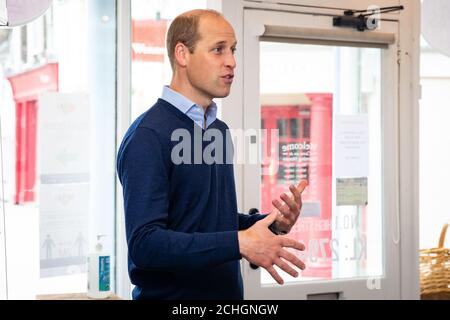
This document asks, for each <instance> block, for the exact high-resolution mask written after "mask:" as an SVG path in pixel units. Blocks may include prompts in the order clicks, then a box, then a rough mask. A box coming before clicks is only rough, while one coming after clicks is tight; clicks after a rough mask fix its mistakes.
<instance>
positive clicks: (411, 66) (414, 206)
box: [208, 0, 420, 299]
mask: <svg viewBox="0 0 450 320" xmlns="http://www.w3.org/2000/svg"><path fill="white" fill-rule="evenodd" d="M274 2H275V1H264V2H262V3H256V2H251V1H244V0H232V1H230V0H226V1H221V0H209V1H208V7H211V8H214V9H217V10H219V11H221V12H222V13H223V14H224V16H225V17H226V18H227V19H228V21H230V23H231V24H232V25H233V27H234V29H235V32H236V37H237V40H238V49H237V52H236V58H237V61H238V67H237V70H236V76H235V82H234V84H233V88H232V93H231V94H230V96H229V97H228V98H227V99H224V100H223V102H222V108H223V110H222V118H223V119H224V120H225V121H226V122H227V123H228V125H229V126H230V128H232V129H237V128H246V125H248V123H247V122H248V121H247V120H246V119H245V118H244V110H245V108H247V104H246V97H247V92H248V91H246V95H244V70H245V69H247V68H249V66H247V65H244V63H243V61H244V45H247V44H244V39H245V34H244V10H247V9H250V8H253V9H264V10H273V11H278V12H285V11H289V12H303V13H305V12H314V11H315V10H316V11H317V10H322V11H321V12H326V13H329V14H342V10H335V9H326V10H325V9H323V8H322V9H321V8H317V7H318V6H327V4H328V7H339V8H361V9H363V8H367V7H368V6H369V5H373V4H374V3H373V1H350V0H342V1H339V5H336V2H335V1H334V2H332V1H329V0H320V1H317V0H315V1H312V0H300V1H294V0H291V1H288V2H290V3H296V4H302V5H305V7H302V6H289V5H288V6H287V5H280V4H277V3H274ZM284 2H287V1H284ZM330 4H333V5H330ZM377 4H379V5H380V6H383V5H384V6H386V5H393V4H396V3H392V1H391V2H390V3H388V1H386V0H383V1H378V2H377ZM398 4H403V5H404V6H405V10H403V11H402V12H401V13H394V14H390V15H385V16H383V17H384V18H387V19H391V20H394V21H398V31H397V35H398V38H397V41H398V42H397V44H396V45H397V52H395V55H396V57H395V59H397V60H398V66H399V68H398V70H397V72H390V75H388V77H390V78H391V80H393V79H394V81H395V82H397V83H398V88H397V92H398V94H397V96H398V98H399V99H398V106H397V108H395V109H396V112H395V113H394V114H392V116H393V117H391V118H386V113H385V114H384V115H383V116H385V118H383V121H384V123H385V125H388V124H389V123H390V127H391V128H392V131H391V132H385V134H386V136H385V137H384V139H385V140H386V139H387V138H388V137H390V139H394V143H392V144H390V149H387V150H386V149H385V150H384V151H385V154H386V156H388V157H389V159H390V160H392V159H395V162H394V163H396V165H395V166H389V167H388V166H386V167H385V168H384V172H385V173H386V176H385V177H384V180H385V183H386V184H385V185H384V187H385V190H386V188H387V189H389V190H393V193H392V194H385V201H386V203H387V204H389V206H390V207H389V208H390V210H389V212H397V214H390V215H389V216H388V217H387V218H389V219H390V220H389V222H391V224H389V227H390V230H388V232H387V233H386V241H387V239H389V241H391V238H392V237H394V238H397V237H398V239H399V242H398V245H395V244H394V245H393V246H387V247H386V249H389V248H395V249H392V250H391V251H389V250H390V249H389V250H388V251H385V253H386V254H387V255H390V256H392V255H393V254H394V253H398V254H399V260H398V263H396V264H394V265H391V266H390V268H391V269H386V273H387V274H392V275H393V274H396V275H397V276H398V278H397V282H396V283H395V285H393V288H392V290H389V292H386V291H383V290H381V291H383V292H384V293H383V294H381V296H377V294H374V293H373V292H372V293H370V294H368V295H363V296H360V298H377V297H378V298H390V299H392V298H394V299H396V298H397V299H398V298H401V299H418V298H419V266H418V247H419V245H418V240H419V239H418V235H419V233H418V194H419V193H418V128H419V127H418V97H419V92H420V90H419V89H420V88H419V54H420V51H419V38H420V33H419V30H420V26H419V21H420V19H419V17H420V14H419V7H420V2H419V1H417V0H415V1H398ZM310 6H315V7H316V8H311V7H310ZM269 12H270V11H269ZM330 21H331V20H330ZM383 25H386V24H383ZM411 25H412V26H413V27H412V28H411ZM401 26H407V27H404V28H402V27H401ZM390 52H391V53H390V54H391V57H390V59H392V58H394V57H393V56H392V52H393V51H392V50H390ZM239 62H240V63H239ZM246 63H251V60H248V61H247V60H246ZM253 70H257V69H253ZM386 89H387V90H388V89H389V88H386ZM246 90H248V88H247V87H246ZM387 95H388V96H393V95H395V92H390V93H387ZM249 121H250V122H251V121H252V120H249ZM253 121H256V120H253ZM389 121H390V122H389ZM385 140H384V141H385ZM384 163H387V164H390V163H392V162H386V158H385V159H384ZM235 172H236V185H237V193H238V204H239V208H241V209H242V211H245V210H248V209H249V208H250V207H251V204H253V203H249V200H247V199H248V198H249V197H246V196H245V194H244V190H245V187H246V183H245V182H246V181H250V179H255V178H256V179H257V180H259V177H246V176H245V174H244V173H245V172H246V170H244V165H237V166H236V168H235ZM385 208H386V207H385ZM385 210H386V209H385ZM397 226H398V230H397ZM385 230H386V231H387V229H385ZM387 266H388V265H387ZM247 269H248V267H247V264H246V263H243V275H244V277H247V276H248V275H247V273H248V270H247ZM390 280H392V281H394V282H395V281H396V280H395V279H393V278H391V279H390ZM357 282H358V281H357ZM357 282H354V283H353V284H352V286H351V287H348V290H352V289H350V288H356V287H358V286H359V288H360V290H358V291H360V292H361V293H363V291H367V290H363V287H362V285H364V284H363V283H359V284H357V285H356V287H355V283H357ZM347 283H349V282H348V281H347ZM343 285H344V283H343V282H342V281H332V282H330V283H323V284H314V285H313V286H311V287H310V286H308V290H307V291H306V292H304V293H303V294H304V295H303V298H304V297H305V295H306V293H308V294H313V293H325V292H341V291H342V289H343V288H344V287H345V285H344V287H343ZM288 286H289V285H286V286H285V288H283V289H284V290H287V291H289V290H290V289H289V288H288ZM381 286H382V288H383V286H388V283H385V284H383V283H382V284H381ZM344 289H345V288H344ZM390 289H391V288H390ZM297 290H298V289H297ZM297 290H296V289H294V286H292V289H291V291H297ZM302 291H303V290H302ZM246 292H250V293H251V296H252V297H258V292H252V288H246ZM264 292H265V294H263V295H259V296H260V297H261V298H276V297H280V296H279V295H278V296H276V295H272V293H270V292H273V293H275V292H277V290H276V289H272V290H270V291H266V290H264ZM350 292H351V291H350ZM295 294H296V296H297V298H298V299H301V298H302V294H298V293H295ZM350 296H353V294H351V295H350ZM344 297H345V294H344Z"/></svg>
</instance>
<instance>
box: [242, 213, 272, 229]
mask: <svg viewBox="0 0 450 320" xmlns="http://www.w3.org/2000/svg"><path fill="white" fill-rule="evenodd" d="M238 216H239V230H245V229H248V228H250V227H251V226H252V225H254V224H255V223H256V222H258V221H259V220H261V219H264V218H265V217H267V214H259V213H255V214H252V215H250V214H244V213H239V214H238Z"/></svg>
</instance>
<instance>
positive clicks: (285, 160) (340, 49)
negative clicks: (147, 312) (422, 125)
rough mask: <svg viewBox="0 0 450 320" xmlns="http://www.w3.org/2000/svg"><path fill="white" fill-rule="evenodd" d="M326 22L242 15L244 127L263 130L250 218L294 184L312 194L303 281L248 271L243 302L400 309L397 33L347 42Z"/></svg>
mask: <svg viewBox="0 0 450 320" xmlns="http://www.w3.org/2000/svg"><path fill="white" fill-rule="evenodd" d="M317 10H318V12H317V13H318V14H319V15H314V14H312V13H308V14H300V13H286V12H275V11H273V12H270V11H259V10H246V11H245V12H244V92H245V95H244V106H245V107H244V110H245V113H244V126H245V129H246V130H248V129H253V130H254V129H260V130H258V134H257V139H256V141H257V143H256V144H257V148H258V151H259V155H260V157H259V159H260V161H259V162H258V163H257V164H249V163H246V164H245V165H244V166H245V169H244V197H243V198H244V206H245V209H247V210H248V209H249V208H252V207H256V208H259V210H260V211H261V212H263V213H268V212H270V211H271V210H272V209H273V207H272V204H271V202H272V200H273V199H277V198H279V196H280V195H281V194H282V193H283V192H288V193H289V189H288V187H289V185H290V184H298V183H299V182H300V181H301V180H307V181H308V183H309V185H308V187H307V188H306V190H305V191H304V192H303V195H302V199H303V206H302V210H301V215H300V218H299V219H298V221H297V223H296V225H295V226H294V227H293V229H292V230H291V232H290V233H289V235H288V236H289V237H291V238H294V239H296V240H299V241H301V242H303V243H304V244H305V246H306V250H305V252H302V253H298V252H296V253H295V254H296V255H297V256H298V257H299V258H300V259H301V260H303V261H304V262H305V263H306V269H305V270H303V271H300V270H299V271H300V276H299V277H298V278H293V277H291V276H289V275H288V274H286V273H284V272H283V271H282V270H280V269H278V270H277V271H278V273H279V274H280V275H282V276H283V279H284V282H285V285H284V286H279V285H278V284H276V282H275V280H274V279H272V277H271V276H270V275H269V273H268V272H266V271H265V270H264V269H262V268H258V269H253V268H251V267H250V266H249V265H248V263H244V266H243V270H244V272H243V274H244V281H245V295H246V298H247V299H258V298H271V299H371V298H395V297H398V295H399V286H398V280H397V279H398V277H397V275H398V265H399V263H398V246H397V244H398V240H397V239H396V238H398V233H397V229H396V227H398V221H397V217H398V210H397V207H396V203H397V196H398V195H397V188H396V180H395V177H396V175H395V170H396V169H395V168H396V163H397V158H396V153H395V152H394V150H395V148H396V142H395V141H396V139H395V137H396V134H397V133H396V130H397V128H396V123H395V119H396V118H397V110H396V108H397V98H396V97H397V94H396V90H395V88H396V87H397V85H398V84H397V78H396V70H397V69H398V67H397V62H396V59H395V57H396V49H395V48H396V47H395V45H394V43H395V36H396V28H397V26H396V22H384V21H383V24H381V27H380V28H379V29H378V30H376V31H366V32H365V34H364V35H363V34H361V33H358V32H357V31H355V32H347V31H348V30H345V31H344V32H341V30H340V29H337V28H333V27H332V23H331V19H330V17H329V16H326V15H320V10H319V9H317ZM269 18H270V19H269ZM268 21H270V25H267V22H268ZM375 33H378V34H376V36H377V37H379V38H383V39H385V42H384V43H382V42H377V41H376V38H375V37H374V36H373V35H374V34H375ZM286 34H289V37H288V38H286V36H285V35H286ZM353 34H354V39H353V38H352V37H353ZM386 164H388V166H387V165H386ZM256 185H258V186H259V188H258V191H259V192H254V190H255V186H256Z"/></svg>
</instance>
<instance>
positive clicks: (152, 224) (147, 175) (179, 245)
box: [117, 99, 264, 299]
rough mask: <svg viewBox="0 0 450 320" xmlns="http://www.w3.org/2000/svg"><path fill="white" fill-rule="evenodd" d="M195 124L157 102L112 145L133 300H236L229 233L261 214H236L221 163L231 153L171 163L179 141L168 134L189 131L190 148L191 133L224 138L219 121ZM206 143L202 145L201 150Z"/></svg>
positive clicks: (233, 241) (233, 243)
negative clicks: (215, 158) (115, 147)
mask: <svg viewBox="0 0 450 320" xmlns="http://www.w3.org/2000/svg"><path fill="white" fill-rule="evenodd" d="M195 126H197V125H196V124H195V123H194V122H193V121H192V120H191V119H190V118H189V117H188V116H187V115H185V114H184V113H183V112H181V111H180V110H179V109H177V108H176V107H175V106H173V105H171V104H169V103H168V102H166V101H164V100H162V99H159V100H158V101H157V103H156V104H155V105H154V106H153V107H152V108H150V109H149V110H148V111H147V112H145V113H144V114H142V115H141V116H140V117H139V118H138V119H136V121H134V123H133V124H132V125H131V127H130V128H129V129H128V131H127V133H126V134H125V137H124V139H123V141H122V144H121V146H120V149H119V152H118V158H117V172H118V176H119V179H120V182H121V183H122V186H123V196H124V208H125V224H126V236H127V243H128V268H129V276H130V279H131V282H132V283H133V284H134V285H136V288H135V289H134V291H133V298H134V299H242V298H243V286H242V277H241V273H240V265H239V260H240V259H241V255H240V253H239V243H238V237H237V231H238V230H242V229H246V228H248V227H250V226H251V225H253V224H254V223H255V222H256V221H258V220H259V219H261V218H263V217H264V215H252V216H249V215H245V214H240V213H238V210H237V202H236V190H235V182H234V174H233V165H232V164H227V163H225V162H226V159H227V157H228V156H231V157H232V148H230V149H231V150H230V149H228V150H227V148H226V147H224V149H223V152H224V154H223V162H224V163H223V164H220V163H212V164H207V163H205V161H203V160H202V163H201V164H189V163H182V164H175V163H173V162H172V160H171V153H172V148H173V147H174V146H175V145H177V144H178V143H179V142H180V141H181V140H180V141H171V136H172V132H173V131H174V130H176V129H185V130H187V131H189V132H190V134H191V137H192V139H191V146H192V150H194V138H193V137H194V130H198V132H200V134H201V136H202V135H204V134H205V133H206V132H208V130H210V129H217V130H220V132H221V133H222V136H223V141H224V142H225V141H226V138H225V137H226V136H225V135H227V134H229V133H228V131H227V129H228V127H227V125H226V124H225V123H224V122H222V121H220V120H219V119H216V120H215V121H214V122H213V123H212V124H211V125H210V126H209V127H208V129H207V130H206V131H205V130H202V129H201V128H200V127H198V126H197V127H195ZM194 128H196V129H194ZM202 140H203V139H202ZM210 140H211V139H210ZM212 141H214V139H213V140H212ZM209 143H211V142H209V141H206V142H202V143H201V144H200V145H201V148H202V150H205V147H207V146H208V144H209ZM224 145H225V143H224ZM216 151H217V150H216ZM212 154H213V155H215V153H214V152H213V153H212ZM183 156H184V154H183ZM194 160H195V159H194V155H192V156H191V163H194ZM208 163H210V162H208Z"/></svg>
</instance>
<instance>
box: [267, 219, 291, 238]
mask: <svg viewBox="0 0 450 320" xmlns="http://www.w3.org/2000/svg"><path fill="white" fill-rule="evenodd" d="M275 223H276V221H274V222H272V224H271V225H270V226H269V230H270V231H272V233H274V234H276V235H277V236H283V235H285V234H287V232H286V231H282V230H279V229H278V228H277V226H276V224H275Z"/></svg>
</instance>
